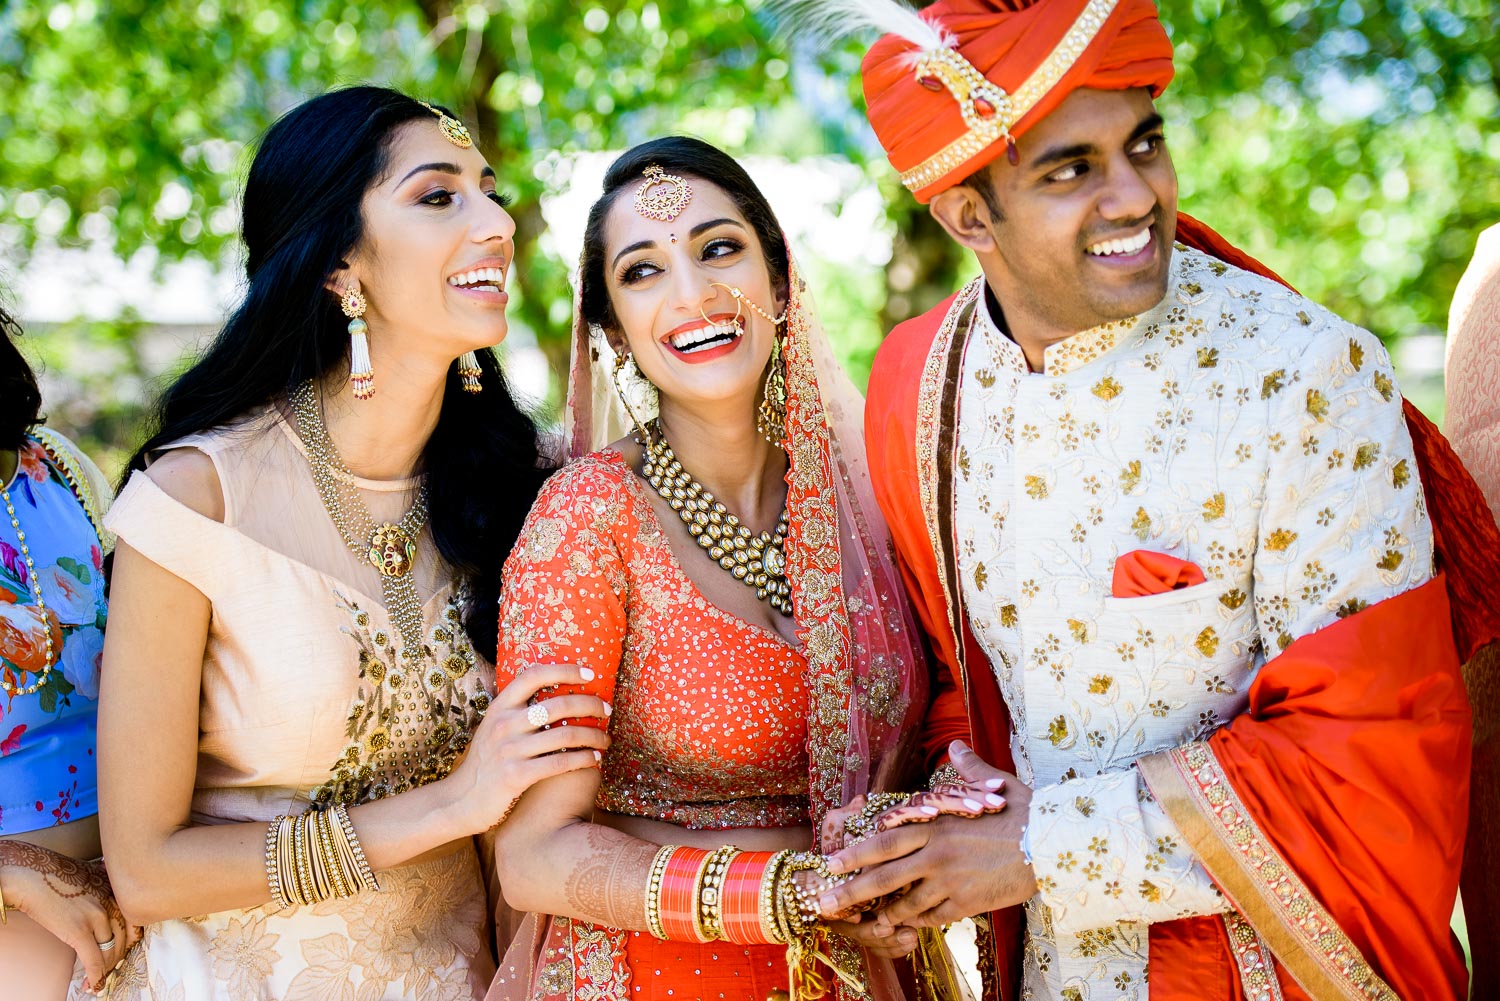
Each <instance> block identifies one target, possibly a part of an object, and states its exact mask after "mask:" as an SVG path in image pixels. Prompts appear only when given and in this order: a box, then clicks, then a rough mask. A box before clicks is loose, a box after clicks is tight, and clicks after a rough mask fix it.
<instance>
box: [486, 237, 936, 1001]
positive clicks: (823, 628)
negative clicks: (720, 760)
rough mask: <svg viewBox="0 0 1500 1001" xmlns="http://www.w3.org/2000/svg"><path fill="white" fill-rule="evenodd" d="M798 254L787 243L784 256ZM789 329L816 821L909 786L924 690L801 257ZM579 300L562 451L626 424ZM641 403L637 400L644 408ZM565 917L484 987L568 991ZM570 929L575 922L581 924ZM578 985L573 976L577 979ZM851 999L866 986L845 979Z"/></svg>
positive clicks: (891, 980)
mask: <svg viewBox="0 0 1500 1001" xmlns="http://www.w3.org/2000/svg"><path fill="white" fill-rule="evenodd" d="M788 259H789V260H790V254H788ZM788 284H789V296H788V304H787V318H786V321H785V323H784V326H783V328H782V335H783V338H784V340H783V352H782V359H783V361H782V363H783V364H784V365H785V367H786V371H785V376H786V386H787V404H786V432H785V437H784V439H783V441H782V447H783V448H785V449H786V452H787V455H788V456H789V458H790V468H789V470H788V473H787V515H788V521H789V525H790V531H789V534H788V538H787V545H786V556H787V579H788V582H789V583H790V584H791V588H792V603H793V608H794V613H795V617H796V620H797V635H798V639H799V640H800V642H801V645H802V649H803V652H804V653H805V655H806V657H807V661H808V672H809V679H808V680H809V685H808V688H809V692H810V704H809V705H808V707H807V721H808V757H809V762H810V775H809V783H808V788H809V800H810V807H811V819H812V825H813V830H814V831H817V830H818V828H819V826H820V825H821V822H822V819H823V816H824V814H825V813H827V811H829V810H830V809H833V808H834V807H837V806H839V805H841V804H843V803H845V802H847V801H848V800H849V799H850V798H852V797H854V796H856V795H859V794H861V793H865V792H868V791H872V790H886V789H894V788H901V787H911V786H912V785H914V784H915V783H914V782H912V781H911V779H910V776H908V775H907V774H905V772H906V771H907V770H908V768H909V767H910V765H911V764H912V763H913V762H912V758H913V755H912V754H911V753H909V752H910V751H911V749H912V746H913V744H914V742H915V738H916V732H917V728H918V726H919V725H920V722H921V720H922V717H923V715H924V713H925V710H926V706H927V699H928V672H927V665H926V661H925V658H924V655H923V653H922V647H921V641H920V639H919V634H918V632H917V629H916V626H915V622H914V619H913V617H912V614H911V610H910V608H909V606H908V604H907V600H906V596H905V592H904V590H903V588H902V583H901V579H900V577H899V574H898V571H897V569H896V566H895V564H894V557H893V552H894V550H893V549H892V546H891V542H890V536H889V534H888V532H887V530H886V527H885V523H884V521H883V520H882V518H881V516H880V512H879V509H878V508H877V506H876V503H875V497H874V492H873V490H872V489H871V486H870V478H869V471H868V466H867V464H866V462H865V451H864V398H863V397H862V396H861V394H860V392H859V391H858V390H857V389H856V388H855V387H854V384H853V382H852V381H851V380H850V379H849V377H848V375H847V374H846V373H845V372H844V370H843V369H842V368H841V367H840V365H839V364H838V362H837V360H836V359H835V358H834V355H833V352H832V350H831V348H830V345H829V343H828V340H827V337H826V336H825V334H824V332H823V328H822V326H821V325H820V324H819V323H818V320H817V318H816V315H815V312H814V310H813V307H812V302H811V296H810V295H809V294H808V291H807V286H806V283H805V282H804V281H803V279H802V278H801V276H800V273H799V271H798V269H797V267H796V264H795V262H794V261H792V262H791V267H790V268H789V274H788ZM579 285H580V288H579V290H578V291H579V293H580V295H579V296H577V297H575V308H574V324H573V344H572V357H571V364H570V377H569V386H568V406H567V414H566V420H565V425H564V433H565V440H566V444H567V449H568V458H569V459H570V460H571V459H576V458H578V457H580V456H582V455H586V454H588V453H590V452H592V451H595V450H597V449H599V448H602V447H603V446H604V445H606V444H608V443H609V442H611V441H614V440H616V439H618V438H620V437H622V436H623V435H624V434H626V433H627V432H628V431H629V429H630V428H631V426H632V422H631V420H630V418H629V417H628V416H627V414H626V411H625V408H624V406H622V404H621V402H620V399H619V395H618V394H617V393H616V391H615V387H614V382H613V372H614V364H615V354H614V350H613V349H612V348H611V347H610V345H609V344H608V342H607V340H606V338H605V337H604V334H603V332H602V331H600V330H599V329H598V328H594V329H590V328H589V325H588V324H587V323H586V321H585V320H584V319H583V316H582V311H581V309H579V308H578V302H579V301H580V299H581V291H582V290H581V279H580V282H579ZM645 403H646V401H645V400H644V399H643V400H639V401H637V400H634V399H633V400H632V407H631V409H632V410H633V411H635V412H636V414H637V416H640V417H641V418H642V419H647V418H648V416H649V415H647V414H641V413H640V410H641V408H642V405H643V404H645ZM559 923H562V924H567V923H568V922H567V921H566V919H560V918H549V917H547V916H545V915H532V916H530V917H529V918H528V919H527V921H526V922H525V926H524V927H523V928H522V930H521V932H520V934H518V935H517V936H516V939H515V941H514V942H513V944H512V947H511V949H510V951H509V953H508V954H507V955H506V957H505V961H504V962H502V963H501V967H500V974H499V976H498V977H497V979H496V985H495V988H492V989H491V992H490V995H489V998H490V999H491V1001H498V999H501V998H530V997H543V998H551V997H554V996H557V997H568V996H570V994H571V990H562V991H561V992H560V993H554V990H555V988H557V987H561V986H562V985H559V984H556V983H555V978H553V977H549V976H547V975H546V972H545V969H544V968H545V967H546V966H547V965H548V963H549V962H552V961H555V957H554V956H552V955H550V953H551V952H552V951H553V950H555V949H557V948H558V946H559V943H564V942H566V941H571V940H573V939H576V937H577V936H576V932H575V933H573V934H570V935H568V936H560V935H558V934H556V928H557V926H558V925H559ZM572 924H573V927H574V928H575V929H576V928H578V927H581V924H580V923H577V922H573V923H572ZM836 951H838V952H839V953H841V956H840V957H839V958H840V960H841V963H840V965H841V966H844V967H845V968H849V967H850V966H854V967H857V968H862V969H863V971H864V979H865V981H866V983H867V985H868V988H869V993H868V994H866V995H863V996H866V997H874V998H879V999H882V1001H888V999H898V998H902V997H903V996H904V995H903V994H902V990H901V987H900V984H899V983H898V982H897V979H896V975H895V970H894V968H893V967H892V965H891V964H890V963H889V962H887V961H883V960H877V959H875V958H874V957H870V956H868V955H866V956H863V957H861V956H860V955H859V952H858V950H857V949H856V948H855V947H854V946H853V945H852V944H851V943H849V942H847V941H844V940H838V941H837V946H836ZM569 987H571V985H569ZM838 993H839V995H840V996H841V997H844V998H854V997H860V996H862V995H859V994H857V993H854V992H851V991H849V990H848V989H847V988H845V987H843V986H842V985H840V986H839V987H838Z"/></svg>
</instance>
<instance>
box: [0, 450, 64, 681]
mask: <svg viewBox="0 0 1500 1001" xmlns="http://www.w3.org/2000/svg"><path fill="white" fill-rule="evenodd" d="M20 461H21V460H20V457H19V456H18V457H17V458H16V464H17V468H19V467H20ZM0 500H4V501H5V513H6V514H8V515H10V524H11V527H12V528H14V529H15V530H16V544H17V545H19V546H20V547H21V561H22V562H23V563H25V564H26V582H27V583H28V584H30V585H31V600H32V601H33V602H35V603H36V610H37V612H38V613H39V614H40V615H41V616H42V631H43V632H44V633H46V634H47V648H46V656H45V657H44V658H43V660H42V669H41V670H40V671H38V672H37V676H36V681H35V682H33V683H32V684H30V685H27V686H26V687H25V688H17V687H15V686H14V685H11V684H10V683H9V682H5V681H0V687H3V688H4V689H5V694H6V695H9V696H10V697H11V698H16V697H17V696H20V695H30V694H31V693H33V692H35V691H37V690H38V689H39V688H41V687H42V686H43V685H45V684H46V683H47V678H48V677H50V676H51V674H52V654H53V649H52V623H51V622H49V621H48V620H47V603H46V602H45V601H43V600H42V582H41V581H39V580H37V576H36V564H35V563H33V562H32V560H31V547H29V546H27V545H26V533H25V532H24V531H22V529H21V519H20V518H18V517H16V506H15V505H14V504H12V503H11V502H10V491H9V490H7V489H5V483H4V482H3V481H0Z"/></svg>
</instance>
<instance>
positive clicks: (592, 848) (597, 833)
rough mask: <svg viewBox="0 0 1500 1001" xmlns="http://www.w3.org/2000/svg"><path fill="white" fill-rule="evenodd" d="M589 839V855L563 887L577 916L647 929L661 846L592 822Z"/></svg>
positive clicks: (613, 925) (626, 926) (611, 924)
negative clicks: (648, 892) (649, 897)
mask: <svg viewBox="0 0 1500 1001" xmlns="http://www.w3.org/2000/svg"><path fill="white" fill-rule="evenodd" d="M585 838H586V840H587V841H588V846H589V854H588V856H587V857H585V858H584V859H582V860H581V861H580V862H579V863H578V864H577V865H576V866H574V868H573V871H572V872H570V873H569V874H568V879H567V883H566V884H565V885H564V887H563V892H564V893H565V894H566V896H567V899H568V905H569V907H570V908H571V909H572V911H573V916H574V917H578V918H582V919H584V920H585V921H591V922H593V923H594V924H601V925H608V926H609V927H611V928H630V929H644V928H646V927H647V924H646V884H647V882H648V881H649V879H650V877H651V860H652V858H653V857H654V856H655V855H656V851H657V849H658V848H659V847H660V846H659V845H654V844H651V843H650V842H648V841H641V840H639V839H637V838H632V837H630V836H629V835H627V834H622V833H621V832H619V831H616V830H614V829H612V828H609V827H603V826H600V825H598V824H590V825H588V831H587V833H586V834H585Z"/></svg>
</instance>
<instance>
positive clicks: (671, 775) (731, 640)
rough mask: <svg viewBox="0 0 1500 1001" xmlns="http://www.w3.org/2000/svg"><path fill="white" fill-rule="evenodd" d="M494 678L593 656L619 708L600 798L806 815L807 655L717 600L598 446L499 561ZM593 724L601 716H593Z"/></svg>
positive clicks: (614, 809)
mask: <svg viewBox="0 0 1500 1001" xmlns="http://www.w3.org/2000/svg"><path fill="white" fill-rule="evenodd" d="M496 660H497V663H498V664H499V665H500V666H499V668H498V670H497V678H498V683H499V685H500V686H501V687H503V686H504V685H505V684H506V683H508V682H509V681H510V679H511V678H512V677H514V675H515V673H516V672H517V670H519V669H521V668H524V666H525V665H527V664H533V663H572V664H578V665H579V666H584V667H589V668H592V669H593V671H594V674H595V679H594V680H593V681H592V682H589V683H588V684H587V685H583V686H576V687H575V686H569V691H573V690H577V691H585V692H588V693H590V694H593V695H598V696H599V697H600V698H602V699H604V700H605V701H606V702H609V703H611V704H612V705H613V708H614V714H613V715H612V716H611V717H610V720H609V732H610V736H611V738H612V740H613V743H612V744H611V746H610V749H609V750H608V751H607V752H606V753H605V755H604V760H603V762H602V764H601V769H602V781H601V784H600V787H599V794H598V797H597V799H596V805H597V806H598V807H599V808H600V809H602V810H608V811H609V812H611V813H618V814H624V815H628V816H637V817H649V818H652V819H655V820H665V821H669V822H671V823H674V824H677V825H679V826H682V827H687V828H694V829H707V830H716V829H725V828H732V827H784V826H791V825H799V824H806V823H808V799H807V791H808V755H807V721H806V707H807V705H808V690H807V678H806V675H807V661H806V659H805V658H804V657H803V656H802V654H801V653H800V652H799V651H797V650H796V649H794V648H793V647H792V646H790V645H789V644H787V643H786V641H785V640H783V639H782V638H781V637H780V636H778V635H776V634H775V633H772V632H771V631H769V630H767V629H764V628H762V627H760V626H756V625H752V624H751V623H748V622H745V621H744V620H743V619H740V618H738V617H736V616H733V615H730V614H729V613H728V612H725V611H723V610H722V609H720V608H718V607H716V606H715V605H713V604H711V603H710V602H709V601H708V600H707V599H705V598H704V597H703V595H702V594H701V593H700V592H699V591H698V588H697V587H696V586H695V585H694V584H693V582H692V581H691V580H690V579H689V578H688V576H687V574H686V573H684V572H683V569H682V565H681V564H680V563H679V562H678V561H677V557H676V555H675V554H674V553H673V552H672V549H671V547H670V545H669V544H668V542H667V538H666V535H665V534H664V533H663V532H662V529H661V523H660V522H659V521H657V518H656V512H655V510H654V509H653V508H652V507H651V503H650V501H649V499H648V497H647V494H646V490H645V486H644V484H643V483H642V482H641V480H640V478H639V477H637V476H636V475H635V473H634V472H633V471H632V470H631V469H630V467H629V465H628V464H627V463H626V461H625V458H624V456H622V455H621V454H620V453H619V452H618V451H616V450H614V449H603V450H601V451H599V452H595V453H593V454H591V455H587V456H584V457H583V458H582V459H579V460H578V461H576V462H574V463H572V464H571V465H569V466H567V467H566V468H564V469H563V470H561V471H559V472H558V473H557V474H556V475H554V476H553V477H552V478H551V479H550V480H549V481H548V482H547V485H546V486H545V487H544V488H543V490H542V492H541V495H540V496H539V497H538V498H537V501H536V504H535V506H533V507H532V509H531V514H530V516H529V517H528V518H527V520H526V525H525V527H524V528H523V529H522V530H521V542H520V544H519V545H517V546H516V548H515V549H514V550H513V551H512V553H511V556H510V559H509V560H507V561H506V564H505V574H504V590H503V592H502V597H501V602H500V654H499V657H497V658H496ZM592 722H594V723H595V724H596V723H597V721H592Z"/></svg>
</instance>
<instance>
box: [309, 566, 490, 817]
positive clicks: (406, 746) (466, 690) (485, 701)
mask: <svg viewBox="0 0 1500 1001" xmlns="http://www.w3.org/2000/svg"><path fill="white" fill-rule="evenodd" d="M337 597H338V603H339V605H340V606H341V607H342V608H343V609H344V610H345V611H346V612H347V613H348V614H349V618H350V621H351V623H352V625H350V626H346V627H345V628H344V632H345V633H347V634H348V635H350V636H351V637H353V638H354V641H355V643H356V644H357V645H358V648H359V676H360V680H361V684H360V686H359V691H358V692H357V693H356V695H355V697H354V702H353V704H352V705H351V706H350V708H349V716H348V720H347V723H346V725H345V728H344V735H345V737H346V738H347V739H348V743H347V744H346V745H345V747H344V753H343V754H342V755H341V756H340V757H339V759H338V760H337V761H336V762H334V765H333V768H332V775H331V776H330V778H329V780H328V781H327V782H324V783H323V784H322V785H320V786H318V787H317V788H315V789H313V790H312V792H311V794H310V797H311V800H312V802H314V803H320V804H328V803H345V804H355V803H363V802H367V801H369V800H376V799H382V798H384V797H386V796H394V795H397V794H399V793H403V792H405V791H406V790H408V789H412V788H415V787H417V786H423V785H426V784H427V783H429V782H433V781H436V780H437V779H440V778H442V777H443V776H445V775H447V774H448V773H449V772H450V771H451V770H452V769H453V765H454V764H455V763H456V762H457V761H458V758H459V755H461V754H462V753H463V752H464V750H465V748H467V747H468V746H469V739H470V737H471V736H472V735H473V732H474V728H475V727H477V726H478V725H479V721H480V720H481V719H483V718H484V713H485V711H486V710H487V709H488V708H489V704H490V695H489V693H488V692H486V691H485V690H484V686H483V681H482V679H481V678H480V676H479V672H478V671H477V670H476V662H477V659H476V656H475V654H474V648H473V646H472V645H471V644H470V643H469V637H468V634H467V633H465V632H464V628H463V623H462V621H461V619H460V614H459V609H460V608H461V607H462V606H463V602H464V600H465V595H463V594H458V595H455V596H454V597H453V598H451V599H450V600H449V602H448V604H447V605H446V607H444V609H443V611H442V614H441V615H440V617H439V619H438V622H437V624H436V625H434V626H430V627H429V628H428V629H427V630H426V633H425V636H424V639H425V641H426V642H425V643H424V645H423V649H422V652H421V654H420V655H419V656H417V657H411V658H408V657H404V656H402V654H401V652H400V651H398V650H397V646H396V644H397V642H398V638H397V637H396V635H395V633H394V632H392V631H388V630H386V629H380V628H375V627H374V625H373V620H372V618H371V616H370V613H369V612H367V611H365V610H364V609H362V608H360V607H359V605H358V604H357V603H355V602H353V601H351V600H350V599H348V598H346V597H344V596H343V595H338V596H337Z"/></svg>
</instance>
